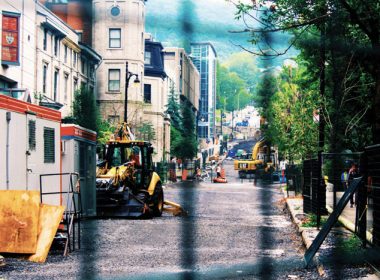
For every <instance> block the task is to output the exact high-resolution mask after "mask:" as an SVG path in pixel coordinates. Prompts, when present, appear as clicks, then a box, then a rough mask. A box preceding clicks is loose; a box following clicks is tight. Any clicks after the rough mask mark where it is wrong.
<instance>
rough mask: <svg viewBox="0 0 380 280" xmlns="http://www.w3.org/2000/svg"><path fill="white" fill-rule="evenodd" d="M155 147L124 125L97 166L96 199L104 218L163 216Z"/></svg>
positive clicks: (162, 193) (117, 131)
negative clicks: (138, 138) (134, 134)
mask: <svg viewBox="0 0 380 280" xmlns="http://www.w3.org/2000/svg"><path fill="white" fill-rule="evenodd" d="M152 154H153V147H152V145H151V144H150V143H149V142H146V141H140V140H135V138H134V136H133V134H132V133H131V131H130V129H129V127H128V126H127V125H126V124H122V125H120V126H119V127H118V128H117V129H116V131H115V134H114V135H112V136H111V139H110V141H108V142H107V143H106V145H105V149H104V152H103V160H101V161H100V162H99V163H98V165H97V172H96V199H97V215H98V216H100V217H140V216H147V215H149V216H156V217H158V216H161V215H162V211H163V210H164V203H165V204H167V205H170V206H172V207H174V206H175V208H178V209H176V210H177V212H181V211H183V210H182V208H181V207H180V206H179V205H177V204H175V205H174V206H173V205H171V204H173V203H170V202H164V192H163V188H162V182H161V179H160V177H159V176H158V174H157V173H156V172H154V168H153V161H152Z"/></svg>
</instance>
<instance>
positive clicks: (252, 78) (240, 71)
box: [223, 52, 259, 92]
mask: <svg viewBox="0 0 380 280" xmlns="http://www.w3.org/2000/svg"><path fill="white" fill-rule="evenodd" d="M223 65H224V66H225V67H227V68H228V70H229V71H230V72H235V73H236V74H237V75H238V76H239V78H240V79H242V80H243V81H244V82H245V87H246V89H247V91H248V92H253V91H254V89H255V88H256V86H257V82H258V80H259V79H258V76H259V69H258V68H257V61H256V58H255V56H254V55H252V54H250V53H248V52H238V53H234V54H232V55H231V56H230V57H229V58H228V59H227V60H226V61H225V62H224V64H223Z"/></svg>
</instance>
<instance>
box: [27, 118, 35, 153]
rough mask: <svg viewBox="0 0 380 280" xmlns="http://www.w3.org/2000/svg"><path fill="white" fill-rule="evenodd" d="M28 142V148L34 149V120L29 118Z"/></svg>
mask: <svg viewBox="0 0 380 280" xmlns="http://www.w3.org/2000/svg"><path fill="white" fill-rule="evenodd" d="M28 142H29V150H30V151H35V150H36V121H35V120H29V124H28Z"/></svg>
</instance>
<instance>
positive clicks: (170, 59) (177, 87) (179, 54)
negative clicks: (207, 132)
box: [164, 47, 200, 117]
mask: <svg viewBox="0 0 380 280" xmlns="http://www.w3.org/2000/svg"><path fill="white" fill-rule="evenodd" d="M164 59H165V71H166V73H167V75H168V76H169V77H170V79H171V80H172V81H173V83H172V86H173V87H174V92H176V93H178V95H179V96H178V97H179V99H180V100H181V102H186V103H187V104H190V106H191V107H192V110H193V112H194V114H195V117H196V116H197V112H198V108H199V86H200V83H199V82H200V79H199V77H200V76H199V72H198V70H197V68H196V67H195V65H194V64H193V62H192V61H191V59H190V57H189V56H188V55H187V54H186V51H185V50H184V49H182V48H174V47H168V48H165V49H164ZM169 89H170V88H169Z"/></svg>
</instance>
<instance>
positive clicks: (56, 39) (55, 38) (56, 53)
mask: <svg viewBox="0 0 380 280" xmlns="http://www.w3.org/2000/svg"><path fill="white" fill-rule="evenodd" d="M58 53H59V38H58V37H57V36H55V37H54V56H58Z"/></svg>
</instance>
